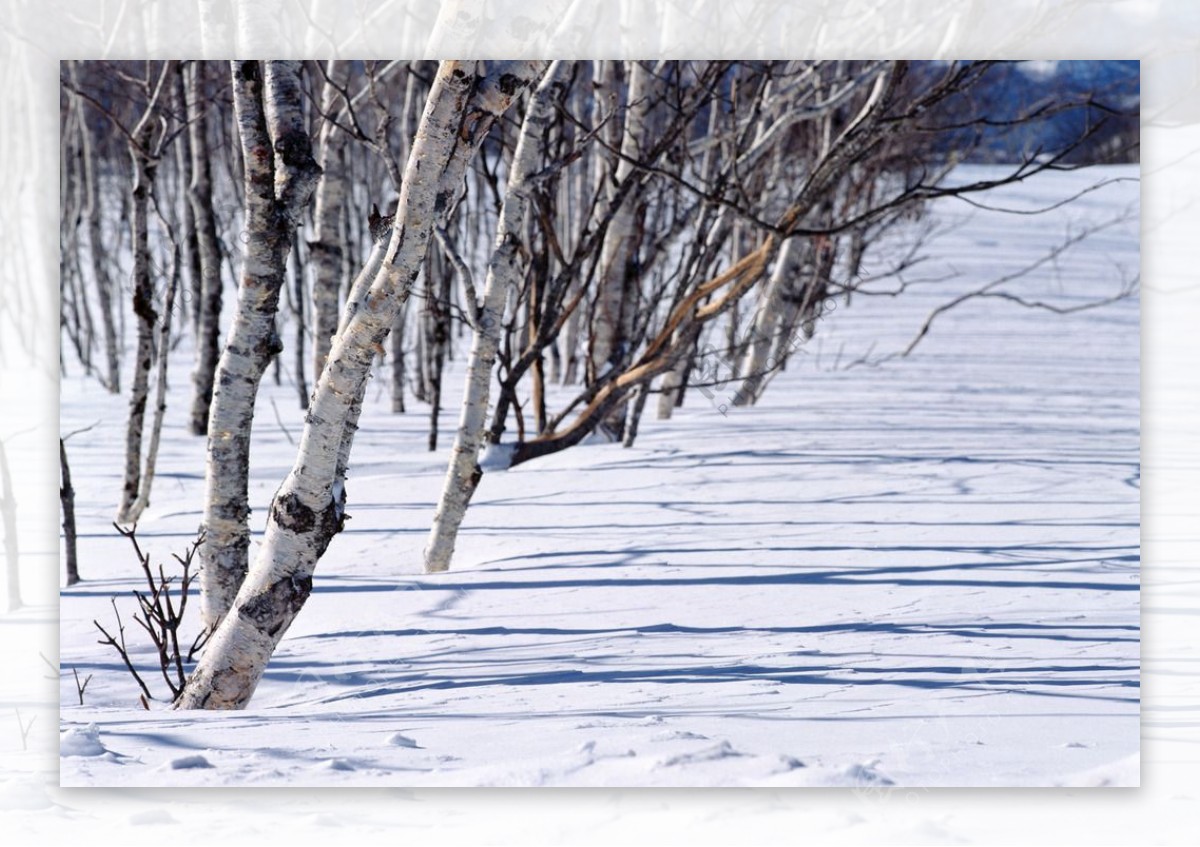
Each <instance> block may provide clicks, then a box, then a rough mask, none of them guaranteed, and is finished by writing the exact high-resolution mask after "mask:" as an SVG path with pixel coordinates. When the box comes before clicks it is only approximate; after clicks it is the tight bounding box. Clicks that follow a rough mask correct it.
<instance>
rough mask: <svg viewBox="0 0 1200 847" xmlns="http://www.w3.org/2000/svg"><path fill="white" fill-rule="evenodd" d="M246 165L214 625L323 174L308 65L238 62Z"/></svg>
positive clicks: (220, 440) (228, 366)
mask: <svg viewBox="0 0 1200 847" xmlns="http://www.w3.org/2000/svg"><path fill="white" fill-rule="evenodd" d="M231 73H232V78H233V97H234V108H235V111H236V115H237V123H238V133H239V137H240V139H241V150H242V159H243V163H244V164H243V168H244V174H245V176H244V188H245V198H246V212H245V214H246V224H245V230H246V237H245V249H244V255H243V257H242V278H241V283H240V284H239V286H238V301H237V309H236V312H235V313H234V320H233V326H232V328H231V329H230V332H229V338H228V341H227V342H226V344H225V348H224V350H223V351H222V353H221V359H220V362H219V364H218V365H217V371H216V376H215V383H216V385H215V388H214V391H213V398H212V407H211V410H210V414H209V422H208V459H207V464H206V467H205V502H204V523H203V531H204V536H203V537H204V540H203V543H202V544H201V546H200V561H201V570H200V587H201V595H200V596H201V609H202V614H203V617H204V624H205V626H206V627H208V628H209V629H214V628H215V627H216V626H217V625H218V624H220V622H221V620H222V619H223V618H224V617H225V615H226V614H227V613H228V611H229V608H230V606H231V604H232V602H233V598H234V597H235V596H236V594H237V592H238V588H239V587H240V585H241V583H242V580H243V579H244V578H245V575H246V570H247V562H248V555H249V546H250V527H249V523H248V520H249V515H250V505H249V501H248V490H247V489H248V485H249V469H250V432H251V426H252V423H253V420H254V405H255V399H256V397H257V395H258V386H259V383H260V382H261V380H262V377H263V374H264V372H265V371H266V368H267V365H268V364H269V362H270V360H271V357H272V356H274V355H276V354H277V353H279V352H280V350H281V349H282V344H281V342H280V339H279V336H278V333H277V332H276V328H275V314H276V312H277V310H278V307H279V296H280V293H281V291H282V288H283V285H284V284H285V276H286V269H287V258H288V254H289V252H290V251H291V246H292V239H293V237H294V236H295V231H296V227H297V226H298V225H299V223H300V216H301V213H302V211H303V209H304V207H305V205H306V204H307V203H308V200H309V197H310V196H311V195H312V192H313V189H314V188H315V186H316V184H317V180H318V178H319V176H320V168H319V167H318V166H317V163H316V162H315V161H314V159H313V157H312V142H311V139H310V138H309V135H308V131H307V128H306V126H305V123H304V119H303V115H302V114H301V93H300V63H299V62H256V61H235V62H232V63H231Z"/></svg>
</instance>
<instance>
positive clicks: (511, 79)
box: [499, 74, 522, 97]
mask: <svg viewBox="0 0 1200 847" xmlns="http://www.w3.org/2000/svg"><path fill="white" fill-rule="evenodd" d="M521 84H522V83H521V78H520V77H519V76H517V75H515V74H500V80H499V85H500V90H501V91H502V92H504V93H505V94H507V95H508V96H509V97H511V96H512V95H513V94H514V93H515V92H517V91H519V90H520V89H521Z"/></svg>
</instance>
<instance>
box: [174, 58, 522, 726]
mask: <svg viewBox="0 0 1200 847" xmlns="http://www.w3.org/2000/svg"><path fill="white" fill-rule="evenodd" d="M544 68H545V63H544V62H487V63H486V64H483V63H478V64H477V63H461V62H443V63H442V64H441V66H440V68H439V70H438V74H437V77H436V79H435V81H434V84H433V89H432V91H431V92H430V95H429V99H428V102H427V103H426V107H425V112H424V115H423V117H422V120H421V125H420V128H419V130H418V132H417V136H416V139H415V140H414V144H413V151H412V154H411V155H410V156H409V159H408V164H407V167H406V171H405V175H404V183H403V188H402V190H401V195H400V202H399V206H398V209H397V212H396V219H395V226H394V227H393V229H392V236H391V241H390V243H389V245H388V250H387V253H386V255H385V257H384V261H383V265H382V267H381V268H380V271H379V273H378V274H377V276H376V278H375V281H374V282H373V284H372V285H371V288H370V290H369V291H368V292H367V296H366V297H365V298H364V299H363V302H362V307H361V308H359V309H358V310H357V311H356V312H355V313H354V316H353V317H352V318H350V320H349V322H348V323H347V326H346V329H345V331H344V332H342V333H339V334H338V336H337V338H336V339H335V341H334V344H333V347H332V349H331V350H330V355H329V358H328V360H327V361H326V365H325V368H324V370H323V371H322V373H321V379H320V382H319V383H318V385H317V388H316V390H315V391H314V393H313V401H312V404H311V406H310V408H309V412H308V417H307V419H306V422H305V427H304V434H303V435H302V437H301V442H300V447H299V450H298V453H297V456H296V463H295V465H294V466H293V467H292V470H291V472H290V473H289V474H288V476H287V478H286V479H284V481H283V484H282V485H281V486H280V488H279V490H278V492H276V494H275V498H274V500H273V502H272V504H271V510H270V514H269V515H268V517H267V526H266V532H265V533H264V535H263V541H262V545H261V547H260V548H259V551H258V555H257V557H256V560H255V565H254V569H253V571H251V573H250V574H249V576H248V577H247V579H246V580H245V581H244V582H243V584H242V587H241V590H240V591H239V592H238V594H237V598H236V600H235V602H234V611H232V612H231V613H230V614H228V615H227V616H226V617H225V618H224V620H223V621H222V623H221V625H220V626H219V627H218V629H217V630H216V632H215V633H214V635H213V636H212V639H211V640H210V642H209V645H208V648H207V649H206V650H205V653H204V656H203V658H202V659H201V660H200V663H199V664H198V665H197V667H196V670H195V672H194V673H193V674H192V676H191V678H190V679H189V680H188V683H187V685H186V687H185V689H184V691H183V693H182V694H181V696H180V699H179V700H178V701H177V704H176V706H177V708H184V709H196V708H206V709H239V708H243V707H245V705H246V703H247V702H248V701H249V699H250V697H251V696H252V695H253V693H254V689H255V688H256V687H257V685H258V682H259V680H260V679H261V678H262V674H263V671H264V670H265V668H266V665H267V662H268V660H269V659H270V657H271V654H272V653H273V652H274V650H275V647H276V645H278V643H279V640H280V639H281V638H283V636H284V634H285V633H286V632H287V629H288V627H289V626H290V625H291V623H292V621H293V620H294V618H295V616H296V614H297V613H298V612H299V611H300V609H301V608H302V607H303V605H304V603H305V601H306V600H307V599H308V595H309V593H310V592H311V591H312V575H313V571H314V569H315V567H316V563H317V561H318V560H319V559H320V557H321V556H322V555H323V554H324V552H325V549H326V548H327V547H328V545H329V542H330V540H331V539H332V538H333V536H334V535H335V534H336V533H337V532H338V531H339V530H340V529H341V526H342V522H343V519H344V508H345V487H344V486H343V485H342V484H341V481H340V480H339V479H338V465H339V461H340V458H341V456H342V454H343V450H344V439H345V436H346V423H347V416H348V414H349V413H350V410H351V407H352V405H353V401H354V398H356V397H358V396H360V394H361V391H362V390H363V386H364V383H365V382H366V380H367V377H368V375H369V373H370V368H371V363H372V361H373V359H374V357H375V353H376V350H377V349H378V348H379V346H380V344H381V343H382V341H383V340H384V339H385V338H386V337H387V333H388V331H389V330H390V329H391V326H392V323H393V321H394V320H395V317H396V313H397V311H398V310H399V307H400V305H401V303H402V302H403V301H404V300H405V299H406V298H407V297H408V294H409V292H410V290H411V287H412V285H413V282H414V281H415V280H416V277H417V271H418V269H419V268H420V266H421V263H422V261H423V259H424V258H425V253H426V250H427V248H428V246H429V240H430V237H431V234H432V230H433V226H434V224H435V221H436V219H437V217H438V216H439V214H440V213H441V212H442V211H444V210H445V209H446V208H448V207H449V206H450V205H451V204H452V199H453V197H454V196H455V195H456V193H457V192H458V190H459V189H460V187H461V184H462V181H463V175H464V173H465V171H466V167H467V164H468V162H469V161H470V158H471V156H472V155H473V154H474V153H475V151H476V150H477V149H478V147H479V145H480V144H482V142H483V139H484V138H485V137H486V135H487V133H488V130H489V129H490V128H491V126H492V124H493V123H494V122H495V121H496V119H497V118H498V117H499V116H500V115H501V114H503V113H504V112H505V111H506V110H507V109H508V107H509V106H510V105H511V104H512V102H513V100H514V98H515V97H516V96H517V95H518V94H520V92H521V91H522V90H524V89H525V88H527V87H528V86H529V85H530V84H531V83H532V82H533V81H534V80H535V79H536V77H537V76H538V75H539V74H540V73H541V71H542V70H543V69H544Z"/></svg>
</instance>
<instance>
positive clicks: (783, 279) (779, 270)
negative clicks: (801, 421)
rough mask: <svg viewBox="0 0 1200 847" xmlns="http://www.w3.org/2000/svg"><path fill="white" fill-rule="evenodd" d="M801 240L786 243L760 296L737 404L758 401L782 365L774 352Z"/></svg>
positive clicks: (796, 272)
mask: <svg viewBox="0 0 1200 847" xmlns="http://www.w3.org/2000/svg"><path fill="white" fill-rule="evenodd" d="M799 240H800V239H799V238H789V239H787V240H786V241H784V242H783V246H782V247H781V248H780V249H779V258H778V259H776V260H775V269H774V271H772V273H771V277H770V279H769V280H768V281H767V286H766V288H764V289H763V292H762V296H761V297H760V298H759V304H758V311H756V312H755V313H754V323H753V324H752V326H751V329H750V343H749V345H748V346H747V348H746V354H745V357H744V358H743V360H742V368H741V372H740V373H739V374H738V377H740V378H741V380H742V382H741V389H740V390H739V391H738V393H737V394H736V395H735V396H734V398H733V403H734V405H735V406H745V405H749V404H752V403H755V402H757V400H758V398H759V395H760V394H761V392H762V387H763V385H764V384H765V375H766V373H767V371H769V370H771V369H773V368H774V367H776V366H777V365H778V364H779V363H778V362H776V361H775V360H774V359H773V358H772V357H771V354H772V353H773V351H774V348H775V336H776V335H777V334H778V333H779V326H780V318H781V316H782V315H783V312H784V308H785V303H784V295H785V294H786V293H787V292H788V291H791V290H793V289H794V288H795V285H794V283H793V280H794V279H795V278H796V277H797V276H798V275H799V270H800V269H799V268H798V267H796V262H795V258H794V256H795V252H796V247H797V244H798V242H799Z"/></svg>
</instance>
